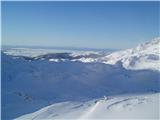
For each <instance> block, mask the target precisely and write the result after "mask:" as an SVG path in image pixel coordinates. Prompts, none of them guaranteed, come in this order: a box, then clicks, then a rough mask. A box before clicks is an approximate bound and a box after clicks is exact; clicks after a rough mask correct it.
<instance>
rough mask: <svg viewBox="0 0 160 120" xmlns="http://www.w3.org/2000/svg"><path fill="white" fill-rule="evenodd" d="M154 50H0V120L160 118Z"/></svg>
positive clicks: (148, 46) (159, 41) (149, 46)
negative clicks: (0, 101)
mask: <svg viewBox="0 0 160 120" xmlns="http://www.w3.org/2000/svg"><path fill="white" fill-rule="evenodd" d="M159 47H160V38H155V39H153V40H151V41H149V42H146V43H143V44H140V45H138V46H137V47H136V48H132V49H128V50H123V51H122V50H121V51H115V52H111V51H109V52H106V51H105V52H104V51H73V50H64V51H57V50H52V49H33V48H32V49H31V48H9V49H5V50H3V49H2V52H1V63H2V65H1V71H2V72H1V74H2V77H1V79H2V80H1V88H2V119H3V120H10V119H21V120H34V119H35V120H36V119H37V120H48V119H51V120H54V119H64V120H66V119H79V120H81V119H82V120H83V119H115V118H117V119H124V118H125V119H160V110H159V107H160V106H159V105H160V104H159V101H160V69H159V67H160V60H159V57H160V49H159ZM104 96H105V97H104Z"/></svg>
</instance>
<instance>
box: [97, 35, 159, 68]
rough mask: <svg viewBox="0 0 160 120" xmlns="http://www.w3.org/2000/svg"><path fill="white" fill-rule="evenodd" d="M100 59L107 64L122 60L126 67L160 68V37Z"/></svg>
mask: <svg viewBox="0 0 160 120" xmlns="http://www.w3.org/2000/svg"><path fill="white" fill-rule="evenodd" d="M99 61H101V62H103V63H106V64H116V63H117V62H119V61H120V62H122V65H123V67H124V68H126V69H152V70H160V37H158V38H155V39H153V40H151V41H150V42H146V43H143V44H140V45H138V46H137V47H136V48H133V49H128V50H124V51H119V52H114V53H112V54H110V55H107V56H105V57H102V58H100V59H99Z"/></svg>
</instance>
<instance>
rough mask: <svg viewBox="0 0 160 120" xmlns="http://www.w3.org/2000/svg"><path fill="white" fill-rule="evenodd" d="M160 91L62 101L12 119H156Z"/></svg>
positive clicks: (157, 117) (157, 116)
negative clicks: (82, 100) (146, 93)
mask: <svg viewBox="0 0 160 120" xmlns="http://www.w3.org/2000/svg"><path fill="white" fill-rule="evenodd" d="M159 98H160V94H150V95H132V96H131V95H125V96H112V97H108V98H106V97H105V98H103V99H98V100H97V99H95V100H91V101H87V102H71V101H70V102H62V103H57V104H53V105H50V106H48V107H45V108H42V109H41V110H39V111H37V112H34V113H31V114H27V115H23V116H21V117H19V118H17V119H16V120H33V119H34V120H46V119H47V120H57V119H61V120H67V119H74V120H84V119H85V120H91V119H117V118H118V119H126V118H127V119H157V120H158V119H159V118H160V116H159V107H160V106H158V105H159Z"/></svg>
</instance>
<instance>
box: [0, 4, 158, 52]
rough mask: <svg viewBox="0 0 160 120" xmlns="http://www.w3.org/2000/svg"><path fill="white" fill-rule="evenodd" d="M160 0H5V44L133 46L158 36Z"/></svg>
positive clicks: (3, 16) (94, 46)
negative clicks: (75, 0)
mask: <svg viewBox="0 0 160 120" xmlns="http://www.w3.org/2000/svg"><path fill="white" fill-rule="evenodd" d="M158 5H160V3H158V2H53V1H52V2H2V45H29V46H61V47H87V48H118V49H124V48H130V47H134V46H136V45H137V44H139V43H142V42H144V41H146V40H150V39H152V38H154V37H157V36H158V34H159V33H158V28H159V27H160V25H159V23H158V22H159V18H158V16H159V15H160V10H159V6H158Z"/></svg>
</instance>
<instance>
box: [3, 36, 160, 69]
mask: <svg viewBox="0 0 160 120" xmlns="http://www.w3.org/2000/svg"><path fill="white" fill-rule="evenodd" d="M159 46H160V37H158V38H155V39H153V40H151V41H150V42H146V43H143V44H140V45H138V46H137V47H136V48H132V49H127V50H122V51H117V52H113V53H110V52H95V51H78V52H77V51H76V52H75V51H56V50H44V49H9V50H5V51H3V52H4V53H5V54H7V55H12V56H15V57H16V56H17V57H23V58H24V59H25V60H48V61H50V62H63V61H73V62H74V61H79V62H84V63H92V62H93V63H104V64H112V65H115V64H119V63H120V64H122V66H123V67H124V68H126V69H131V70H140V69H152V70H157V71H160V47H159Z"/></svg>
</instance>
